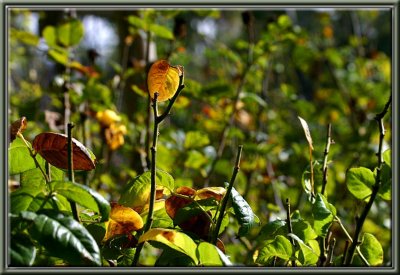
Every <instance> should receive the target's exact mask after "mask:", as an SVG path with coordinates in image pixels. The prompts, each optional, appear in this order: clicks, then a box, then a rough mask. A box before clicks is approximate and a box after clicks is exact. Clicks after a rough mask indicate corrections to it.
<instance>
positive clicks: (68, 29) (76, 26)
mask: <svg viewBox="0 0 400 275" xmlns="http://www.w3.org/2000/svg"><path fill="white" fill-rule="evenodd" d="M83 34H84V27H83V24H82V22H81V21H80V20H77V19H72V20H70V21H67V22H64V23H62V24H61V25H59V26H58V27H57V38H58V41H59V42H60V43H61V44H62V45H64V46H66V47H71V46H76V45H78V44H79V42H80V41H81V39H82V38H83Z"/></svg>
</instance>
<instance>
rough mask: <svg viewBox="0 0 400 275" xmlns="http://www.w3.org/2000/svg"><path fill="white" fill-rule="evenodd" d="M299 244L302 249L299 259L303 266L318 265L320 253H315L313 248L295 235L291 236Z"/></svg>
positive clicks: (299, 252)
mask: <svg viewBox="0 0 400 275" xmlns="http://www.w3.org/2000/svg"><path fill="white" fill-rule="evenodd" d="M289 236H290V237H291V238H293V239H294V240H295V241H296V243H297V244H299V246H300V249H299V251H298V256H297V259H298V260H299V262H300V263H301V265H302V266H314V265H316V264H317V262H318V259H319V251H314V249H313V248H312V247H311V246H308V245H306V244H305V243H304V242H303V240H302V239H300V238H299V237H298V236H296V235H295V234H293V233H292V234H289Z"/></svg>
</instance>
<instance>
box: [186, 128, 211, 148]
mask: <svg viewBox="0 0 400 275" xmlns="http://www.w3.org/2000/svg"><path fill="white" fill-rule="evenodd" d="M209 143H210V139H209V138H208V135H207V133H204V132H201V131H189V132H187V133H186V137H185V143H184V145H183V146H184V148H185V149H193V148H201V147H203V146H205V145H207V144H209Z"/></svg>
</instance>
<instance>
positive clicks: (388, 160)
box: [382, 149, 392, 167]
mask: <svg viewBox="0 0 400 275" xmlns="http://www.w3.org/2000/svg"><path fill="white" fill-rule="evenodd" d="M382 157H383V161H384V162H385V163H386V164H387V165H388V166H389V167H392V150H390V149H387V150H386V151H385V152H383V154H382Z"/></svg>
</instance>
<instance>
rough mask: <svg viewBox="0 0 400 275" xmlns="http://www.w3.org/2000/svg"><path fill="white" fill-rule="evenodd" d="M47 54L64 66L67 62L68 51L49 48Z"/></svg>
mask: <svg viewBox="0 0 400 275" xmlns="http://www.w3.org/2000/svg"><path fill="white" fill-rule="evenodd" d="M47 54H48V55H49V56H50V58H52V59H53V60H54V61H55V62H57V63H60V64H62V65H64V66H66V65H67V64H68V52H67V51H65V50H62V49H50V50H49V51H48V52H47Z"/></svg>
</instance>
